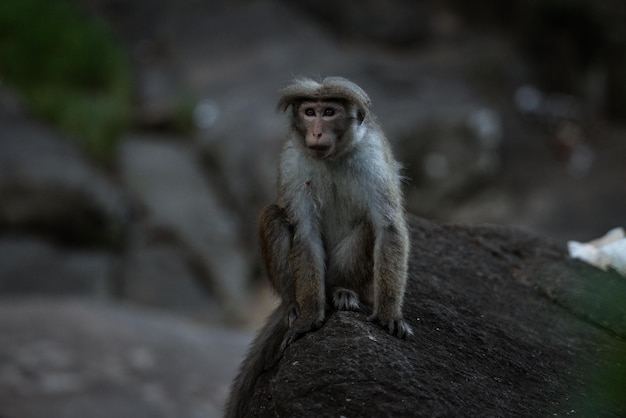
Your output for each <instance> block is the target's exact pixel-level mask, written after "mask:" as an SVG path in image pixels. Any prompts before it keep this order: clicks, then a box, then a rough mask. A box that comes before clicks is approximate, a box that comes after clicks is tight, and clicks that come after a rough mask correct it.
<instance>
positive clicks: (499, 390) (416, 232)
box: [246, 218, 626, 417]
mask: <svg viewBox="0 0 626 418" xmlns="http://www.w3.org/2000/svg"><path fill="white" fill-rule="evenodd" d="M411 242H412V254H411V259H410V268H409V270H410V279H409V282H408V287H407V292H406V299H405V305H404V314H405V318H406V320H407V321H408V322H409V323H410V324H411V326H412V327H413V330H414V332H415V335H414V336H413V337H412V338H411V339H409V340H400V339H397V338H394V337H392V336H390V335H388V334H387V333H386V332H385V331H384V330H383V329H381V328H380V327H379V326H377V325H375V324H372V323H369V322H367V321H366V315H365V314H362V313H356V312H333V313H331V314H330V315H329V317H328V319H327V321H326V323H325V324H324V326H323V327H322V328H321V329H319V330H318V331H316V332H312V333H308V334H306V335H304V336H303V337H302V338H301V339H300V340H297V341H296V342H294V343H293V344H292V345H291V346H289V347H288V348H287V349H286V351H285V352H284V355H283V357H282V358H281V360H280V361H279V362H278V363H277V364H276V365H275V366H274V367H272V368H271V369H269V370H267V371H266V372H264V373H262V374H261V375H260V377H259V379H258V380H257V382H256V387H255V390H254V394H253V396H252V397H251V398H250V399H249V400H248V403H247V407H248V414H247V415H246V416H250V417H274V416H298V417H326V416H334V417H339V416H343V417H362V416H377V417H378V416H414V417H433V416H549V415H557V416H563V415H570V414H574V413H575V414H577V415H580V416H589V415H593V416H624V414H625V413H626V402H624V398H623V393H624V391H626V363H624V361H623V359H624V355H626V343H625V342H624V337H626V305H625V304H624V300H626V280H624V278H623V277H621V276H619V275H618V274H616V273H614V272H608V273H606V272H602V271H600V270H597V269H595V268H593V267H590V266H588V265H586V264H583V263H580V262H578V261H574V260H571V259H569V258H568V257H567V255H566V250H565V246H564V245H561V244H559V243H554V242H551V241H549V240H547V239H544V238H542V237H538V236H533V235H530V234H528V233H525V232H523V231H520V230H516V229H511V228H505V227H498V226H459V225H439V224H434V223H431V222H427V221H424V220H421V219H417V218H412V219H411Z"/></svg>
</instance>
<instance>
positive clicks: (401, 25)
mask: <svg viewBox="0 0 626 418" xmlns="http://www.w3.org/2000/svg"><path fill="white" fill-rule="evenodd" d="M625 23H626V5H625V4H624V2H622V1H621V0H593V1H591V0H511V1H508V2H501V1H497V0H475V1H473V2H469V3H468V2H465V1H462V0H419V1H414V0H413V1H412V0H386V1H383V0H367V1H351V0H334V1H333V2H329V1H319V0H317V1H308V0H304V1H300V2H289V1H280V0H274V1H269V0H267V1H266V0H257V1H254V0H231V1H226V0H222V1H220V0H213V1H211V0H179V1H176V2H173V1H165V0H74V1H71V0H3V1H2V3H0V416H2V418H13V417H27V418H30V417H49V416H58V417H85V416H90V417H100V416H102V417H110V416H116V417H133V418H136V417H199V416H204V417H206V416H209V417H213V416H220V408H221V405H222V403H223V401H224V397H225V395H226V393H227V387H228V384H229V383H230V380H231V379H232V378H233V376H234V373H235V371H236V368H237V366H238V363H239V361H240V359H241V357H242V356H243V354H244V351H245V349H246V346H247V344H248V342H249V341H250V338H251V336H252V334H253V330H255V329H256V328H257V327H258V326H260V324H262V322H263V319H264V317H265V316H266V315H267V314H268V313H269V311H270V310H271V308H272V306H273V305H274V303H275V300H274V299H273V296H272V295H271V292H269V291H268V290H267V288H266V287H265V285H264V281H263V278H262V276H261V271H260V266H259V260H258V252H257V241H256V215H257V213H258V212H259V210H260V208H261V207H262V206H263V205H265V204H267V203H269V202H271V201H272V200H273V198H274V183H275V176H276V165H277V159H278V153H279V150H280V145H281V140H282V138H283V133H284V131H285V127H286V123H287V122H286V117H285V116H284V115H281V114H278V113H277V112H276V110H275V106H276V102H277V99H278V94H277V91H278V90H279V89H280V88H281V87H283V86H285V85H286V84H287V83H288V82H289V80H290V79H291V78H293V77H294V76H296V75H308V76H312V77H316V78H320V77H324V76H326V75H342V76H344V77H348V78H350V79H352V80H353V81H355V82H356V83H357V84H359V85H361V86H362V87H363V88H364V89H365V90H366V91H367V92H368V93H369V94H370V96H371V98H372V102H373V112H374V113H375V114H376V115H377V116H378V117H379V120H380V122H381V124H382V126H383V128H384V130H385V132H386V134H387V136H388V137H389V139H390V140H391V142H392V144H393V147H394V150H395V153H396V157H397V158H398V159H399V160H400V161H401V162H402V163H403V164H404V167H405V175H406V177H407V181H406V184H405V192H406V198H407V208H408V210H409V212H411V213H413V214H416V215H418V216H422V217H426V218H429V219H434V220H437V221H443V222H460V223H471V224H476V223H497V224H505V225H510V226H515V227H520V228H524V229H526V230H529V231H531V232H533V233H536V234H541V235H543V236H548V237H551V238H553V239H555V240H558V241H561V242H565V241H566V240H568V239H575V240H579V241H586V240H589V239H592V238H595V237H597V236H600V235H602V234H604V233H605V232H606V231H608V230H609V229H611V228H613V227H616V226H626V225H625V224H626V221H625V217H624V214H626V187H625V186H624V184H625V180H626V129H625V128H626V125H625V122H626V24H625Z"/></svg>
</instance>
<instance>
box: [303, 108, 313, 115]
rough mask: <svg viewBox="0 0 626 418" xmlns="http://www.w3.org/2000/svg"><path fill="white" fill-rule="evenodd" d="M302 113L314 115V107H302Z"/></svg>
mask: <svg viewBox="0 0 626 418" xmlns="http://www.w3.org/2000/svg"><path fill="white" fill-rule="evenodd" d="M304 114H305V115H306V116H315V109H313V108H311V107H309V108H308V109H304Z"/></svg>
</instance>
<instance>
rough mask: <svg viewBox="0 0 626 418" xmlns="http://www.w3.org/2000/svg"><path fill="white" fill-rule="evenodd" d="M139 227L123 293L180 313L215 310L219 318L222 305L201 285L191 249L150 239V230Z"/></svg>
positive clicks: (124, 276)
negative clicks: (189, 250) (190, 253)
mask: <svg viewBox="0 0 626 418" xmlns="http://www.w3.org/2000/svg"><path fill="white" fill-rule="evenodd" d="M136 229H137V230H138V231H137V232H135V233H133V235H136V237H135V239H133V240H131V243H130V244H129V246H128V251H127V256H126V258H125V260H124V271H123V273H122V278H121V280H120V282H121V283H120V287H119V289H118V291H119V296H121V297H122V298H124V299H126V300H132V301H135V302H141V303H144V304H148V305H152V306H158V307H161V308H165V309H170V310H175V311H177V312H180V313H187V314H191V315H196V314H198V315H201V316H203V317H204V316H205V314H209V313H211V314H212V316H213V317H215V316H216V314H217V312H219V309H218V304H217V303H216V301H215V300H214V299H212V298H211V297H210V296H209V293H208V292H207V291H206V289H205V288H203V287H202V286H201V279H200V278H198V277H197V276H198V273H197V272H196V271H194V269H193V264H194V262H193V261H194V260H191V259H190V258H193V257H191V256H189V254H188V251H186V250H185V249H184V248H181V247H180V246H177V245H176V243H168V242H159V241H158V240H154V239H150V233H149V232H143V231H142V232H139V231H141V228H136ZM196 270H197V269H196ZM217 316H219V315H217Z"/></svg>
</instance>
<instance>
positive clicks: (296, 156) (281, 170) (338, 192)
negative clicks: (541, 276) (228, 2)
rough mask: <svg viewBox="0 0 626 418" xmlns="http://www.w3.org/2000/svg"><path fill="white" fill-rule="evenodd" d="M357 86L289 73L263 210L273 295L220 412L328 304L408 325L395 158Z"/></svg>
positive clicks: (233, 410) (244, 395)
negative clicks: (282, 137)
mask: <svg viewBox="0 0 626 418" xmlns="http://www.w3.org/2000/svg"><path fill="white" fill-rule="evenodd" d="M370 108H371V101H370V98H369V96H368V95H367V93H366V92H365V91H364V90H363V89H361V88H360V87H359V86H358V85H356V84H355V83H353V82H352V81H349V80H348V79H345V78H342V77H326V78H324V79H323V80H321V81H316V80H314V79H311V78H305V77H301V78H296V79H294V80H293V82H292V83H291V84H290V85H289V86H287V87H286V88H284V89H283V90H282V91H281V95H280V100H279V102H278V110H279V111H282V112H287V111H288V110H290V109H291V115H290V118H289V120H290V125H289V129H288V132H287V137H286V141H285V143H284V145H283V148H282V151H281V154H280V158H279V167H278V178H277V198H276V201H275V202H274V203H272V204H270V205H268V206H266V207H265V208H263V209H262V210H261V213H260V215H259V241H260V246H261V257H262V262H263V267H264V270H265V273H266V276H267V278H268V279H269V282H270V284H271V285H272V287H273V288H274V290H275V292H276V293H277V294H278V296H279V297H280V298H281V304H280V306H279V307H278V308H277V309H276V310H275V311H274V312H273V314H272V315H271V316H270V318H269V320H268V322H267V323H266V325H265V326H264V328H263V329H262V330H261V331H260V332H259V334H258V335H257V337H256V339H255V341H253V343H252V345H251V349H250V351H249V353H248V356H247V357H246V359H245V360H244V362H243V363H242V366H241V368H240V373H239V375H238V376H237V378H236V379H235V381H234V383H233V386H232V388H231V393H230V396H229V400H228V403H227V408H226V416H227V417H240V416H243V409H245V404H244V403H245V401H247V400H248V399H249V398H250V396H251V394H252V390H253V387H254V384H255V383H256V379H257V377H258V376H259V375H260V374H261V372H263V371H264V370H267V369H269V368H270V367H271V366H272V365H273V364H275V362H276V361H277V359H279V358H280V356H281V355H282V353H283V352H284V350H285V349H286V347H287V346H289V345H290V344H291V343H293V342H294V341H295V340H297V339H298V338H300V337H301V336H303V335H304V334H306V333H308V332H311V331H315V330H317V329H319V328H320V327H321V326H322V325H323V323H324V320H325V319H326V317H327V314H328V312H329V311H330V310H332V309H335V310H351V311H361V312H367V313H368V314H369V316H368V320H369V321H372V322H375V323H378V324H380V325H382V326H383V327H384V328H385V329H386V330H387V331H388V332H389V333H390V334H391V335H394V336H396V337H399V338H402V339H405V338H408V337H410V336H411V335H412V334H413V331H412V329H411V327H410V326H409V325H408V324H407V323H406V322H405V320H404V319H403V316H402V304H403V299H404V292H405V287H406V280H407V270H408V255H409V233H408V226H407V221H406V215H405V211H404V202H403V196H402V190H401V183H402V179H403V178H402V175H401V173H400V171H401V166H400V164H399V163H398V162H397V161H396V160H395V158H394V156H393V154H392V151H391V146H390V144H389V142H388V140H387V139H386V137H385V135H384V134H383V131H382V129H381V128H380V126H379V124H378V122H377V119H376V117H375V116H374V115H373V113H372V112H371V110H370Z"/></svg>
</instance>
